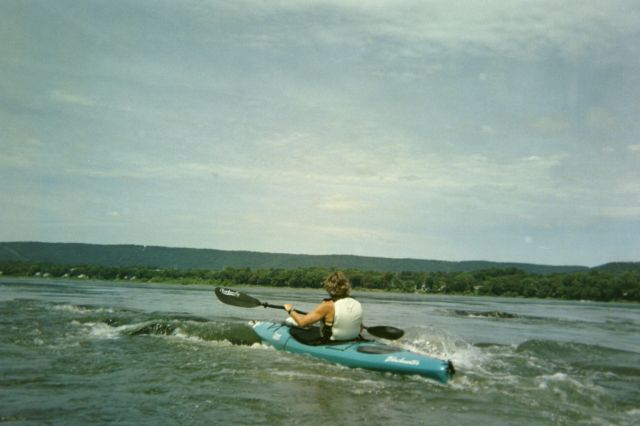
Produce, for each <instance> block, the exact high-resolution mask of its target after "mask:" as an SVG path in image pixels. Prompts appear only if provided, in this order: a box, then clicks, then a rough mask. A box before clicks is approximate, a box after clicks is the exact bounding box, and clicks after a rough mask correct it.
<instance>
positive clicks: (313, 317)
mask: <svg viewBox="0 0 640 426" xmlns="http://www.w3.org/2000/svg"><path fill="white" fill-rule="evenodd" d="M284 308H285V309H286V311H287V313H288V314H289V316H291V318H293V319H294V320H295V321H296V322H297V323H298V325H299V326H300V327H306V326H308V325H311V324H314V323H316V322H318V321H320V320H321V319H322V318H324V317H325V316H326V315H327V314H328V313H329V310H330V309H331V305H330V304H329V303H328V302H322V303H320V304H319V305H318V306H316V307H315V309H314V310H313V311H311V312H309V313H308V314H306V315H304V314H301V313H299V312H296V311H294V310H293V305H292V304H291V303H285V305H284Z"/></svg>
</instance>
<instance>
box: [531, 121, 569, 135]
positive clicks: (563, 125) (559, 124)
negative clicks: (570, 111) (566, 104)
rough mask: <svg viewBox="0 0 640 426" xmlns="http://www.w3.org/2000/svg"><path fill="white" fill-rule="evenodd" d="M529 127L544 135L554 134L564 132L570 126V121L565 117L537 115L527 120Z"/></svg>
mask: <svg viewBox="0 0 640 426" xmlns="http://www.w3.org/2000/svg"><path fill="white" fill-rule="evenodd" d="M529 127H530V128H531V129H532V130H534V131H535V132H537V133H538V134H540V135H541V136H544V137H551V136H556V135H559V134H561V133H565V132H566V131H567V130H569V128H570V127H571V123H570V122H569V120H568V119H567V118H565V117H561V116H557V117H538V118H534V119H533V120H531V121H530V122H529Z"/></svg>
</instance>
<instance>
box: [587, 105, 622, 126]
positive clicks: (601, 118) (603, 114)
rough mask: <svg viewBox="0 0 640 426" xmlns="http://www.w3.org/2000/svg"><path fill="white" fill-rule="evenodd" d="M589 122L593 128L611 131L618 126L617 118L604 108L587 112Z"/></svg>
mask: <svg viewBox="0 0 640 426" xmlns="http://www.w3.org/2000/svg"><path fill="white" fill-rule="evenodd" d="M587 121H588V123H589V125H590V126H591V127H595V128H597V129H609V128H611V127H613V126H615V124H616V121H617V120H616V118H615V117H614V116H613V115H611V113H610V112H609V111H608V110H606V109H604V108H591V109H590V110H589V111H588V112H587Z"/></svg>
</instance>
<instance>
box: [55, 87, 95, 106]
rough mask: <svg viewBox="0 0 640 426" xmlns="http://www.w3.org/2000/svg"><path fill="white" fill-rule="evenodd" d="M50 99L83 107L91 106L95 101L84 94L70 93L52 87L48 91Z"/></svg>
mask: <svg viewBox="0 0 640 426" xmlns="http://www.w3.org/2000/svg"><path fill="white" fill-rule="evenodd" d="M49 96H50V98H51V100H53V101H55V102H61V103H66V104H72V105H79V106H83V107H91V106H94V105H95V104H96V102H95V101H94V100H92V99H90V98H88V97H86V96H82V95H79V94H77V93H71V92H68V91H65V90H60V89H54V90H52V91H51V92H50V93H49Z"/></svg>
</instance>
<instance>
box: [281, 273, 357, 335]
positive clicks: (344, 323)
mask: <svg viewBox="0 0 640 426" xmlns="http://www.w3.org/2000/svg"><path fill="white" fill-rule="evenodd" d="M324 289H325V290H326V291H327V293H329V296H330V298H328V299H324V300H323V301H322V302H321V303H320V304H319V305H318V306H316V307H315V308H314V309H313V310H312V311H311V312H309V313H308V314H301V313H299V312H297V311H295V310H293V305H292V304H291V303H285V304H284V308H285V309H286V311H287V313H288V314H289V316H290V317H291V318H292V319H293V320H294V321H295V322H296V324H297V325H298V326H300V327H307V326H309V325H311V324H315V323H317V322H321V324H320V333H321V334H322V337H323V339H327V340H352V339H355V338H357V337H358V336H359V335H360V332H361V331H362V317H363V315H362V306H361V305H360V302H358V301H357V300H355V299H354V298H352V297H351V283H350V282H349V279H348V278H347V277H346V276H345V274H344V273H342V272H340V271H337V272H334V273H332V274H331V275H329V276H328V277H327V279H325V281H324Z"/></svg>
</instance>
